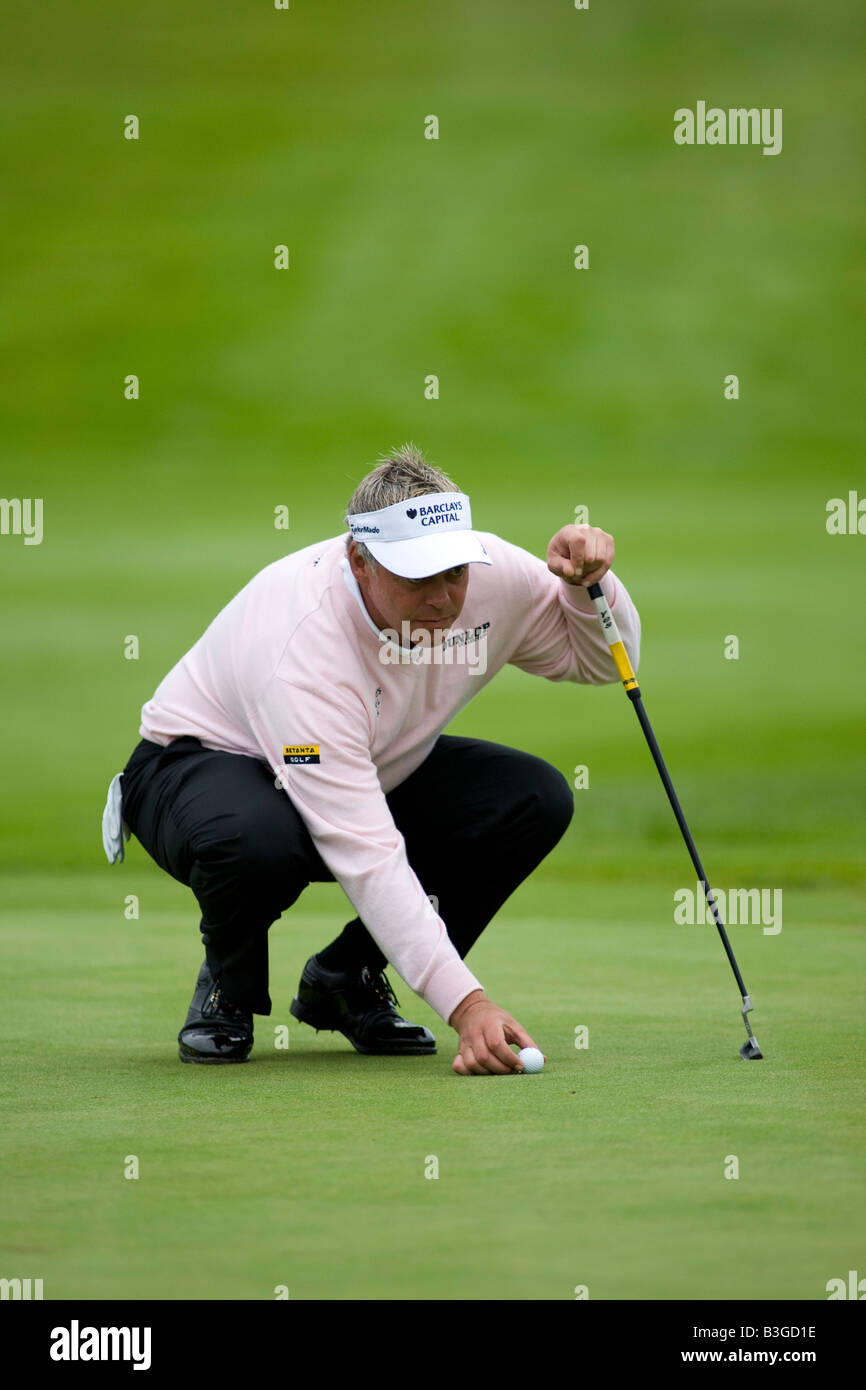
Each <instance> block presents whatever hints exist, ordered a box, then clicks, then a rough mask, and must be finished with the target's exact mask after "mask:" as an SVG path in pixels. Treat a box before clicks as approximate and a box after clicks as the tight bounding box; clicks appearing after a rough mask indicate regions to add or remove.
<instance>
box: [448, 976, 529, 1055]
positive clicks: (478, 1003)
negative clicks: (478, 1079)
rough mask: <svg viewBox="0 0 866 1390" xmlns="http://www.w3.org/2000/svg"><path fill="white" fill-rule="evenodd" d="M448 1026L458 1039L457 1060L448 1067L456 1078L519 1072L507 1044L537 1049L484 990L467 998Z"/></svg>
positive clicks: (520, 1028)
mask: <svg viewBox="0 0 866 1390" xmlns="http://www.w3.org/2000/svg"><path fill="white" fill-rule="evenodd" d="M448 1022H449V1023H450V1025H451V1027H452V1028H453V1029H455V1031H456V1032H457V1033H458V1034H459V1037H460V1047H459V1048H458V1050H457V1056H456V1057H455V1058H454V1061H453V1062H452V1063H451V1067H452V1070H453V1071H456V1072H457V1074H458V1076H507V1075H508V1074H509V1073H510V1072H515V1071H516V1072H522V1071H523V1065H522V1063H521V1061H520V1058H519V1057H518V1056H517V1053H516V1052H512V1050H511V1048H510V1047H509V1043H518V1044H519V1045H520V1047H538V1043H536V1042H534V1041H533V1040H532V1038H531V1037H530V1036H529V1034H528V1033H527V1031H526V1029H525V1028H522V1027H521V1025H520V1024H519V1023H518V1022H517V1019H516V1018H512V1017H511V1014H509V1013H506V1012H505V1010H504V1009H500V1008H499V1007H498V1005H496V1004H494V1002H493V1000H492V999H488V998H487V995H486V994H485V993H484V991H483V989H476V990H473V991H472V993H471V994H467V996H466V998H465V999H462V1000H461V1001H460V1003H459V1004H458V1005H457V1008H456V1009H455V1010H454V1012H453V1014H452V1015H451V1017H450V1018H449V1020H448ZM540 1050H541V1049H540V1048H539V1051H540Z"/></svg>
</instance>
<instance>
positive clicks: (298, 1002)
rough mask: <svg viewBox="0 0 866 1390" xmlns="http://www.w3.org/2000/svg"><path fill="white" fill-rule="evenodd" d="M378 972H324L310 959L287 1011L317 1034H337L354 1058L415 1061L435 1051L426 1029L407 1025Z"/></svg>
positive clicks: (363, 970)
mask: <svg viewBox="0 0 866 1390" xmlns="http://www.w3.org/2000/svg"><path fill="white" fill-rule="evenodd" d="M398 1002H399V1001H398V999H397V996H396V994H395V993H394V991H393V989H392V988H391V985H390V984H389V982H388V979H387V976H386V975H385V973H384V971H379V972H378V973H376V972H375V971H373V970H370V969H368V968H367V966H364V968H363V969H362V970H361V971H359V972H356V973H354V974H352V973H343V972H341V971H340V972H338V971H335V970H326V969H325V968H324V966H322V965H320V964H319V962H318V960H317V958H316V957H315V956H311V957H310V959H309V960H308V961H307V963H306V965H305V966H304V972H303V974H302V975H301V983H300V984H299V985H298V992H297V994H296V995H295V997H294V999H293V1000H292V1004H291V1011H292V1013H293V1014H294V1016H295V1018H298V1019H300V1021H301V1022H302V1023H308V1024H309V1025H310V1027H311V1028H315V1029H316V1031H317V1032H319V1031H329V1032H334V1033H342V1034H343V1037H344V1038H348V1039H349V1042H350V1043H351V1044H352V1046H353V1047H354V1049H355V1051H356V1052H364V1053H371V1054H372V1053H375V1054H378V1055H381V1056H405V1057H419V1056H423V1055H426V1054H427V1053H431V1052H435V1051H436V1039H435V1038H434V1036H433V1034H432V1033H431V1032H430V1029H429V1028H422V1027H421V1025H420V1024H418V1023H407V1022H406V1020H405V1018H401V1017H400V1015H399V1014H398V1013H397V1010H396V1009H395V1007H394V1005H395V1004H397V1003H398Z"/></svg>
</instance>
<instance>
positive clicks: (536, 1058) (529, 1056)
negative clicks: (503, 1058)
mask: <svg viewBox="0 0 866 1390" xmlns="http://www.w3.org/2000/svg"><path fill="white" fill-rule="evenodd" d="M517 1055H518V1057H519V1058H520V1060H521V1062H522V1063H523V1070H524V1071H526V1072H530V1073H532V1072H534V1071H541V1068H542V1067H543V1066H544V1053H543V1052H539V1050H538V1048H537V1047H522V1048H521V1049H520V1051H519V1052H518V1054H517Z"/></svg>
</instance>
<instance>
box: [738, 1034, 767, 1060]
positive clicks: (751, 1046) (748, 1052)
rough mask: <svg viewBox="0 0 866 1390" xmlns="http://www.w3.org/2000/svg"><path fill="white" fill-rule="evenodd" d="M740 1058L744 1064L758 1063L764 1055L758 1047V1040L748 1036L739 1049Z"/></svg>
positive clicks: (750, 1035) (751, 1035)
mask: <svg viewBox="0 0 866 1390" xmlns="http://www.w3.org/2000/svg"><path fill="white" fill-rule="evenodd" d="M740 1056H741V1057H742V1059H743V1061H744V1062H760V1061H761V1059H762V1058H763V1056H764V1054H763V1052H762V1051H761V1049H760V1048H759V1046H758V1039H757V1038H756V1037H755V1036H754V1035H753V1034H751V1033H750V1034H749V1039H748V1042H744V1043H743V1046H742V1047H741V1048H740Z"/></svg>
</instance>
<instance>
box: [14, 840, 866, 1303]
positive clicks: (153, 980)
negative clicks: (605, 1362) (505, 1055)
mask: <svg viewBox="0 0 866 1390" xmlns="http://www.w3.org/2000/svg"><path fill="white" fill-rule="evenodd" d="M132 857H133V859H135V860H137V861H139V862H138V864H137V867H135V868H133V867H132V864H131V863H127V865H125V866H124V868H123V869H122V871H121V872H122V873H123V876H124V878H125V879H126V880H128V881H127V882H125V883H124V885H123V886H124V888H129V887H131V886H134V887H135V888H137V889H139V890H140V894H141V917H140V918H139V920H138V921H137V922H135V921H127V920H125V919H124V917H123V912H122V902H121V900H120V898H119V893H120V889H119V887H118V886H117V885H118V883H119V876H118V878H117V879H115V882H114V883H113V884H112V883H111V882H110V879H111V876H110V875H109V874H108V872H107V871H106V874H105V875H102V874H100V875H99V876H98V877H97V876H96V875H81V874H78V875H71V876H61V875H58V876H57V877H55V878H54V879H53V880H52V883H51V887H50V889H48V890H46V888H45V886H44V885H41V886H40V885H39V884H38V882H34V883H27V882H26V881H25V880H21V881H20V883H18V884H17V885H16V887H17V890H18V891H17V892H16V896H15V901H14V904H13V908H14V922H15V925H14V926H10V927H9V935H10V938H11V940H10V950H9V954H10V956H11V961H10V967H11V968H10V973H9V982H10V986H11V991H10V992H11V997H12V1002H11V1004H9V1005H8V1006H7V1008H6V1011H5V1012H6V1020H5V1021H6V1024H7V1034H8V1042H7V1044H6V1063H7V1067H6V1070H7V1075H8V1081H9V1083H10V1088H9V1089H10V1092H11V1104H12V1108H13V1112H14V1113H17V1117H18V1118H17V1120H16V1121H15V1122H14V1123H13V1124H12V1125H11V1126H8V1127H6V1140H5V1147H6V1149H7V1152H6V1154H5V1158H4V1172H5V1174H6V1179H5V1180H6V1183H7V1187H8V1190H10V1191H13V1192H14V1193H15V1200H14V1202H10V1203H7V1206H6V1210H5V1213H4V1219H3V1231H4V1241H3V1246H4V1260H5V1263H6V1264H9V1263H10V1261H11V1262H12V1263H13V1264H14V1265H15V1268H16V1269H17V1268H19V1267H20V1268H21V1269H22V1270H24V1269H26V1270H27V1271H33V1272H35V1271H37V1270H38V1271H39V1273H40V1276H41V1277H43V1278H44V1279H45V1296H46V1297H52V1298H64V1297H68V1298H73V1297H74V1298H95V1299H99V1298H106V1297H120V1298H126V1299H142V1298H157V1299H162V1298H167V1299H171V1298H183V1297H186V1298H195V1299H268V1298H272V1297H274V1290H275V1288H276V1287H277V1286H278V1285H286V1286H288V1289H289V1293H290V1297H291V1298H293V1299H367V1298H386V1299H391V1298H407V1297H408V1298H417V1299H461V1300H466V1299H497V1300H499V1299H509V1298H519V1299H570V1298H573V1297H574V1289H575V1287H576V1286H577V1285H586V1286H587V1287H588V1290H589V1296H590V1298H591V1299H599V1298H601V1299H644V1298H661V1299H687V1298H699V1299H704V1298H725V1299H737V1298H742V1297H744V1296H748V1297H749V1298H771V1299H789V1298H805V1299H816V1298H821V1297H826V1294H825V1292H824V1286H825V1284H826V1281H827V1279H829V1278H831V1277H834V1276H835V1275H836V1274H837V1273H840V1272H841V1273H842V1274H843V1275H845V1276H847V1270H848V1269H849V1268H856V1267H857V1260H858V1258H859V1246H860V1242H859V1236H858V1233H857V1224H856V1217H857V1213H858V1212H859V1211H860V1210H861V1207H862V1178H861V1163H860V1153H861V1147H862V1146H861V1144H860V1137H861V1136H860V1128H861V1123H862V1119H861V1117H862V1107H863V1088H862V1082H861V1081H858V1080H855V1076H856V1074H857V1072H858V1071H859V1072H861V1073H862V1055H861V1056H859V1057H858V1055H857V1051H856V1049H855V1048H854V1047H853V1045H852V1041H851V1040H852V1038H854V1037H855V1036H856V1034H857V1032H858V1030H859V1027H860V1020H861V1014H862V1000H861V998H860V997H859V996H860V989H861V987H860V980H861V979H862V970H863V958H862V957H863V951H862V941H861V940H860V939H859V929H858V927H857V925H856V922H855V920H854V914H853V913H852V912H851V910H850V904H849V903H848V900H847V898H846V896H845V895H844V894H843V893H837V894H833V893H828V892H823V893H816V894H814V895H813V896H812V898H810V900H809V905H808V908H806V909H805V910H806V911H807V912H808V914H809V915H808V919H807V920H796V917H795V920H792V921H789V922H787V923H786V924H785V926H784V929H783V931H782V932H781V933H780V934H779V935H778V936H776V937H770V936H767V937H765V936H763V934H762V933H761V931H760V928H758V929H757V933H758V934H757V935H755V934H754V933H755V931H756V929H755V928H754V927H744V928H742V929H740V930H739V931H738V930H737V929H736V928H732V929H731V930H732V936H733V938H734V940H735V946H736V948H737V949H738V951H739V954H740V957H741V962H740V963H741V965H742V968H743V970H744V972H745V973H746V976H747V979H748V980H749V981H750V982H751V987H752V988H753V989H754V990H755V991H756V997H757V1000H758V1007H757V1010H756V1012H757V1015H758V1017H757V1020H756V1031H757V1033H758V1037H759V1040H760V1042H761V1045H762V1047H763V1048H764V1051H765V1053H766V1057H765V1060H764V1061H763V1062H754V1063H747V1062H743V1061H742V1060H741V1059H740V1058H739V1056H738V1052H737V1049H738V1047H739V1044H740V1042H741V1041H742V1038H743V1037H744V1036H745V1035H744V1033H743V1032H742V1030H741V1027H740V1022H739V1018H738V1017H737V1003H738V998H737V994H736V989H735V987H734V986H733V981H732V980H731V979H730V977H729V976H728V972H727V965H726V963H725V962H724V960H723V959H722V957H721V951H720V948H719V945H718V941H717V939H716V933H715V930H714V929H712V928H709V927H691V928H690V927H687V926H684V927H673V926H671V925H670V922H669V921H668V922H667V923H665V921H664V920H663V917H664V914H663V912H662V911H661V910H659V907H658V905H656V907H655V910H654V909H653V902H652V893H647V894H646V895H645V897H644V908H645V910H644V911H643V912H642V911H641V910H635V898H636V896H641V894H640V892H639V889H640V885H638V884H637V883H634V884H628V883H623V884H621V885H619V886H615V887H611V886H610V885H608V886H606V887H603V888H600V887H599V886H598V885H592V884H590V885H587V884H586V883H584V882H582V881H581V877H580V875H579V874H577V873H575V874H574V875H573V876H572V877H571V878H570V880H569V881H566V882H556V881H555V880H553V879H552V878H551V876H549V875H546V874H545V875H542V877H541V878H540V879H539V880H538V881H536V882H535V883H534V884H533V885H532V886H531V887H529V886H527V887H526V888H525V889H521V890H520V891H519V892H518V894H516V895H515V897H514V898H513V899H512V902H511V904H510V905H509V906H508V907H506V909H505V910H504V911H503V913H502V914H501V916H500V918H499V919H498V921H497V923H496V925H495V927H494V928H492V929H491V931H490V933H489V935H488V937H487V940H486V941H484V943H483V945H482V946H480V948H479V950H478V952H477V962H476V969H477V970H479V971H480V973H481V975H482V978H483V979H484V980H485V983H486V984H487V986H488V989H489V990H490V992H491V993H492V994H493V995H494V996H495V997H497V998H498V997H501V998H503V999H505V1000H508V1001H509V1003H512V1004H514V1005H515V1008H516V1009H517V1010H518V1011H519V1014H520V1016H521V1018H522V1019H524V1020H525V1022H526V1023H527V1025H528V1026H529V1027H530V1030H531V1032H532V1034H533V1036H534V1037H535V1039H536V1040H537V1041H538V1042H539V1043H540V1044H541V1046H542V1047H543V1049H544V1051H545V1053H546V1056H547V1064H546V1067H545V1069H544V1071H543V1072H542V1073H541V1074H540V1075H538V1076H532V1077H530V1076H523V1077H501V1078H500V1077H484V1078H480V1077H479V1078H458V1077H456V1076H455V1075H454V1074H453V1073H452V1072H451V1058H452V1056H453V1045H452V1039H453V1037H454V1035H453V1034H452V1033H451V1030H449V1029H448V1028H447V1027H446V1026H444V1025H443V1024H441V1022H439V1021H438V1020H437V1019H436V1016H435V1015H434V1014H433V1013H432V1011H430V1010H429V1009H428V1008H427V1007H426V1006H424V1005H423V1004H419V1003H417V1002H416V1001H414V1000H413V1001H412V1004H411V1008H410V1009H409V1010H408V1012H409V1013H410V1016H411V1017H412V1018H414V1019H418V1020H420V1021H423V1022H424V1023H426V1024H428V1025H429V1026H430V1027H432V1028H433V1029H434V1031H435V1032H436V1033H437V1035H438V1039H439V1044H440V1047H439V1052H438V1054H437V1055H436V1056H435V1057H429V1058H400V1059H398V1058H371V1057H361V1056H358V1055H357V1054H355V1053H354V1052H353V1051H352V1049H351V1048H350V1047H349V1045H348V1043H346V1042H345V1041H344V1040H343V1039H342V1038H340V1037H339V1035H332V1034H316V1033H315V1032H313V1030H311V1029H309V1028H305V1027H304V1026H303V1025H301V1024H298V1023H297V1022H296V1021H295V1020H294V1019H292V1018H291V1017H290V1015H289V1012H288V1004H289V1002H290V999H291V994H292V992H293V990H294V987H295V984H296V977H297V975H298V973H299V969H300V964H302V962H303V959H305V957H306V954H307V953H309V952H310V951H312V950H313V949H314V948H315V946H316V945H317V944H318V943H320V942H321V941H322V939H323V937H324V936H325V935H327V933H328V931H329V930H330V929H331V927H332V926H333V921H334V918H333V912H329V911H328V908H329V907H330V904H329V903H328V902H327V899H329V898H331V899H334V900H335V901H334V906H338V897H339V895H338V892H337V890H335V889H330V888H324V887H317V888H314V889H311V890H310V892H309V894H308V896H307V899H306V901H307V902H308V903H309V907H307V906H304V907H303V908H301V905H300V904H299V905H298V906H299V908H300V910H299V911H296V912H293V913H292V914H291V916H292V919H293V920H292V924H291V926H289V924H288V916H287V917H286V919H284V921H283V923H281V924H280V925H278V926H277V927H275V928H274V929H273V931H272V941H273V947H272V994H273V997H274V1012H273V1015H272V1016H271V1017H270V1018H268V1019H265V1018H257V1019H256V1045H255V1048H254V1051H253V1057H252V1060H251V1061H250V1062H249V1063H248V1064H247V1065H245V1066H238V1067H222V1068H210V1067H207V1068H206V1067H191V1066H183V1065H182V1064H181V1063H180V1062H179V1061H178V1060H177V1058H176V1049H175V1046H174V1034H175V1033H176V1031H177V1028H178V1026H179V1024H180V1023H181V1022H182V1019H183V1016H184V1011H185V1007H186V1003H187V995H188V994H189V993H191V988H192V983H193V980H194V976H195V969H196V965H197V957H196V951H195V948H194V945H193V942H192V939H191V938H192V933H191V932H190V930H189V921H188V918H189V913H187V912H185V910H184V902H183V897H182V895H183V891H184V890H182V889H181V888H180V887H177V891H175V888H174V887H173V886H172V885H171V884H168V885H166V883H165V882H163V880H162V879H161V878H160V877H159V875H158V873H157V872H156V871H154V872H153V873H151V872H150V871H149V870H148V869H147V868H146V867H145V866H144V865H143V864H142V863H141V862H140V861H141V860H142V859H143V854H142V852H141V851H139V852H138V854H137V855H136V854H135V852H134V851H133V856H132ZM82 896H84V897H86V899H87V901H88V903H89V904H90V906H89V908H88V910H87V911H82V910H81V906H80V902H81V898H82ZM315 899H318V900H319V901H318V902H315V909H314V900H315ZM302 901H304V900H302ZM819 921H820V922H821V923H822V924H823V925H820V926H819ZM829 921H832V922H833V925H832V926H828V925H826V924H827V923H828V922H829ZM34 961H38V962H39V967H38V971H35V970H34ZM398 995H400V998H401V1002H403V1000H404V994H403V993H401V991H400V990H399V982H398ZM407 1002H408V1001H407ZM37 1023H38V1025H39V1026H38V1027H37V1026H36V1025H37ZM286 1026H287V1029H288V1048H287V1049H284V1048H282V1047H281V1048H277V1047H275V1037H276V1031H275V1030H278V1029H284V1028H285V1027H286ZM578 1028H581V1029H586V1033H585V1034H577V1035H576V1029H578ZM576 1040H577V1041H580V1042H585V1043H586V1046H582V1047H581V1048H580V1049H577V1048H576V1047H575V1041H576ZM131 1156H134V1157H135V1158H136V1159H137V1160H138V1165H139V1166H138V1172H139V1177H138V1178H137V1179H129V1178H126V1177H125V1176H124V1173H125V1171H126V1170H127V1168H128V1166H129V1160H130V1158H131ZM732 1158H733V1159H736V1160H737V1163H738V1165H739V1177H737V1178H733V1177H726V1176H725V1173H726V1171H727V1172H729V1173H730V1172H732V1171H734V1169H733V1167H732ZM434 1159H435V1161H436V1164H437V1165H438V1177H427V1176H425V1174H426V1173H432V1172H435V1171H436V1168H435V1166H434V1164H433V1162H432V1160H434ZM744 1267H746V1268H748V1271H749V1279H748V1293H747V1294H746V1292H745V1290H744V1288H743V1269H744Z"/></svg>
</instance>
